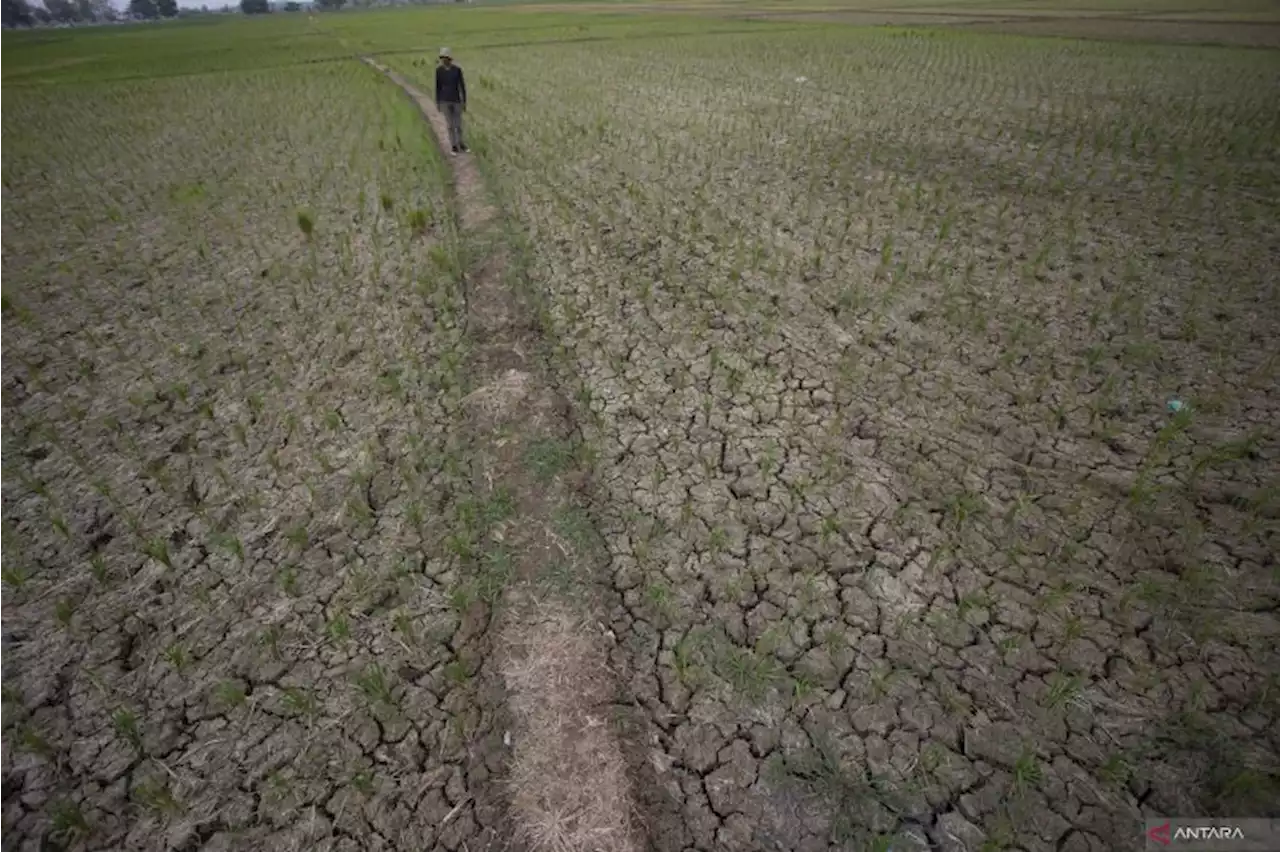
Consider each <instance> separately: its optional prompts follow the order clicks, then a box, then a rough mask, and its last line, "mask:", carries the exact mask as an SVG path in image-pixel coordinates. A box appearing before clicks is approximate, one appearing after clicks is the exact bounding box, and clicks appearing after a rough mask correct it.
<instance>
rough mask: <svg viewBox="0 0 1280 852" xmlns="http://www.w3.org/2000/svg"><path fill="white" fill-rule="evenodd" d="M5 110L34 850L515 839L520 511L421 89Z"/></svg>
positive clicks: (16, 637) (18, 803)
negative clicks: (507, 831)
mask: <svg viewBox="0 0 1280 852" xmlns="http://www.w3.org/2000/svg"><path fill="white" fill-rule="evenodd" d="M6 103H7V104H8V105H9V106H8V107H7V108H6V110H5V113H4V133H5V161H4V170H5V171H4V176H5V208H4V229H5V231H4V251H5V258H4V264H5V266H4V273H5V306H4V328H5V342H6V344H7V345H6V350H5V359H4V382H5V384H4V404H5V421H4V428H5V446H4V459H5V462H4V463H5V476H4V489H5V490H4V513H5V514H4V517H5V538H4V583H5V590H4V595H5V597H4V605H5V611H4V631H5V632H4V636H5V646H4V678H5V681H4V683H5V692H4V721H5V726H6V729H5V755H4V771H5V791H4V820H5V844H6V847H8V846H9V845H10V844H12V848H14V849H37V848H49V846H42V845H41V844H42V843H50V842H51V843H52V844H53V845H54V847H58V848H96V849H157V848H181V849H197V848H199V849H249V848H254V849H272V850H287V849H298V850H303V849H308V850H310V849H335V850H336V849H357V848H358V849H410V848H422V847H421V846H420V845H419V844H420V843H422V842H423V841H424V839H430V838H434V839H436V840H438V841H439V843H441V844H442V845H443V847H445V848H458V844H460V843H461V842H462V841H463V839H464V838H473V837H474V836H477V835H478V834H479V833H480V832H481V830H482V826H485V825H487V826H489V827H490V830H491V833H492V826H493V825H494V822H493V819H494V818H493V817H491V816H486V813H485V811H484V807H485V804H486V803H485V801H484V800H483V795H482V791H481V787H482V786H483V779H484V777H485V766H484V757H485V755H484V752H483V751H482V750H481V749H480V748H479V747H477V745H476V743H477V739H478V737H479V733H478V732H483V731H484V730H487V726H491V725H492V724H493V721H492V719H491V718H489V716H488V715H487V712H488V711H487V710H486V706H487V705H486V704H485V702H484V700H483V698H482V697H481V696H480V695H479V694H478V686H477V685H476V684H477V680H476V678H475V675H476V674H477V672H478V671H479V668H480V664H481V662H482V661H483V660H484V659H485V658H486V657H487V656H488V649H487V648H486V647H485V646H484V645H483V642H484V632H485V631H484V627H485V623H484V620H485V617H486V616H485V615H484V607H483V606H480V608H479V609H477V608H476V606H475V604H476V602H477V600H478V599H483V600H484V601H492V599H493V597H494V595H495V594H496V592H495V589H497V588H500V585H495V583H497V582H498V579H499V578H500V577H501V566H500V565H497V566H495V567H492V570H489V571H488V573H485V572H484V571H477V572H469V573H467V574H465V575H464V574H462V573H460V571H459V560H460V559H461V558H462V556H461V555H460V554H463V553H465V548H466V543H465V540H466V536H468V535H472V534H476V533H475V531H477V530H479V528H480V527H481V526H483V524H484V523H486V522H487V519H488V518H490V517H491V516H495V517H500V516H501V515H502V514H503V512H504V511H505V507H504V505H503V504H501V502H493V503H486V504H484V505H480V506H477V505H475V504H472V503H469V502H468V499H469V498H467V497H466V486H465V482H466V480H465V471H464V470H463V467H462V462H461V456H460V453H459V451H458V449H457V441H456V440H454V439H453V438H452V437H451V435H452V433H453V432H454V430H453V428H452V425H451V424H452V420H453V416H454V412H455V411H456V410H457V402H458V400H459V398H460V397H461V396H462V393H463V387H462V377H461V375H460V373H459V369H458V367H459V364H460V362H461V358H460V353H459V349H458V346H459V340H460V332H459V328H460V322H459V316H460V313H459V312H460V310H461V309H462V299H461V293H460V290H459V288H458V286H457V278H456V274H455V273H454V272H453V271H452V270H454V268H455V266H456V262H457V248H458V243H457V239H456V235H455V231H454V226H453V222H452V218H451V216H450V213H449V210H448V207H447V204H446V177H447V172H446V171H445V170H444V169H443V168H442V165H441V161H440V158H439V156H438V154H437V153H436V152H435V149H434V147H433V145H432V143H431V142H430V141H429V138H428V137H427V136H426V135H425V134H424V133H423V125H422V123H421V120H420V117H419V116H418V114H417V112H416V110H414V109H413V108H412V107H411V106H410V105H409V104H407V103H405V102H404V101H403V99H402V98H401V97H400V95H399V93H398V92H397V91H396V90H395V89H394V88H393V87H391V86H388V85H387V84H386V83H385V82H384V81H382V79H381V78H379V77H378V76H377V75H376V74H374V73H373V72H371V71H370V70H369V69H367V68H365V67H363V66H361V65H359V64H358V63H355V62H351V63H344V64H340V65H327V66H322V67H318V68H308V69H296V70H276V71H271V72H266V73H235V74H229V75H217V76H207V77H180V78H174V79H169V80H157V81H152V82H130V83H127V84H119V85H116V84H106V85H101V86H85V87H77V88H57V89H48V90H46V89H40V90H35V91H22V92H21V93H20V96H19V97H14V98H10V99H7V100H6ZM459 513H460V514H459ZM446 539H447V540H448V542H449V543H446ZM497 735H498V736H500V735H501V732H498V733H497ZM473 762H474V763H476V764H477V765H474V766H473V765H470V764H471V763H473ZM464 779H465V780H464ZM477 797H479V798H477ZM446 818H447V819H446ZM423 826H430V830H427V829H425V828H423ZM472 842H473V843H474V842H475V841H474V839H473V840H472Z"/></svg>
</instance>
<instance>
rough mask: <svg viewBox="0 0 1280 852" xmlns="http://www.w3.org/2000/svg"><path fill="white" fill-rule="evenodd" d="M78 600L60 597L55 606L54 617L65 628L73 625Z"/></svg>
mask: <svg viewBox="0 0 1280 852" xmlns="http://www.w3.org/2000/svg"><path fill="white" fill-rule="evenodd" d="M76 606H77V604H76V601H74V600H72V599H71V598H59V599H58V602H57V603H56V604H54V607H53V617H54V618H56V619H57V620H58V624H60V625H61V626H62V627H63V629H67V628H70V627H71V619H72V618H73V617H75V614H76Z"/></svg>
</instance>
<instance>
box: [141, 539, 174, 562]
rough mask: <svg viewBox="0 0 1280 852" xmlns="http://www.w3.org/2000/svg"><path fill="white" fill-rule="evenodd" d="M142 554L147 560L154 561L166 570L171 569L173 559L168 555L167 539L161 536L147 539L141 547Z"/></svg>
mask: <svg viewBox="0 0 1280 852" xmlns="http://www.w3.org/2000/svg"><path fill="white" fill-rule="evenodd" d="M142 552H143V554H144V555H145V556H146V557H147V558H148V559H154V560H155V561H156V562H159V563H160V564H161V565H163V566H164V567H166V568H169V569H172V568H173V558H172V557H171V556H170V555H169V542H168V540H167V539H165V538H163V537H161V536H156V537H154V538H150V539H147V540H146V541H145V542H144V543H143V545H142Z"/></svg>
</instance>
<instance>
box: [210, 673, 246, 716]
mask: <svg viewBox="0 0 1280 852" xmlns="http://www.w3.org/2000/svg"><path fill="white" fill-rule="evenodd" d="M213 699H214V701H215V702H216V703H217V704H218V705H219V706H221V707H222V708H223V709H225V710H233V709H235V708H236V707H239V706H240V705H241V704H244V702H245V699H246V695H245V691H244V686H243V685H242V684H240V682H239V681H234V680H224V681H223V682H222V683H220V684H218V685H217V686H216V687H214V690H213Z"/></svg>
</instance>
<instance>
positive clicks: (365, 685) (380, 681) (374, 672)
mask: <svg viewBox="0 0 1280 852" xmlns="http://www.w3.org/2000/svg"><path fill="white" fill-rule="evenodd" d="M356 686H357V687H358V688H359V689H360V692H361V693H362V694H363V695H364V697H365V699H366V700H368V701H369V703H370V704H374V705H381V706H384V707H394V706H395V704H396V702H395V697H394V696H393V694H392V691H391V685H390V683H389V681H388V680H387V674H386V672H385V671H384V670H383V668H382V667H381V666H379V665H378V664H377V663H371V664H370V665H368V666H365V668H364V670H363V671H361V672H360V674H358V675H356Z"/></svg>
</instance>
